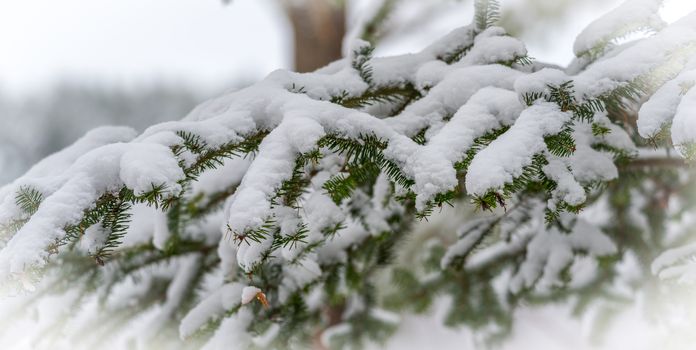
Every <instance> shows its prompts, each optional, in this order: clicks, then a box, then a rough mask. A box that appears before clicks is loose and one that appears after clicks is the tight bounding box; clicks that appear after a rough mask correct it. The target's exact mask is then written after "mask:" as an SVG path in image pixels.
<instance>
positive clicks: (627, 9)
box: [573, 0, 666, 56]
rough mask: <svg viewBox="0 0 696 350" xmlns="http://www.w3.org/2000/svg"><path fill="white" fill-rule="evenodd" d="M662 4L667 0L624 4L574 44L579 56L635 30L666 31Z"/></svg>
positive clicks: (581, 34) (593, 26) (598, 21)
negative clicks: (661, 13) (661, 14)
mask: <svg viewBox="0 0 696 350" xmlns="http://www.w3.org/2000/svg"><path fill="white" fill-rule="evenodd" d="M662 3H663V0H626V1H624V2H623V3H622V4H621V5H620V6H618V7H617V8H616V9H614V10H613V11H611V12H609V13H607V14H605V15H604V16H602V17H601V18H599V19H597V20H595V21H594V22H592V23H591V24H590V25H589V26H587V27H586V28H585V29H584V30H583V31H582V32H581V33H580V34H579V35H578V37H577V39H576V40H575V44H574V45H573V50H574V51H575V54H576V55H577V56H582V55H585V54H587V53H588V52H591V51H592V50H597V49H598V47H599V48H601V47H603V46H605V45H607V44H608V43H609V42H611V41H612V40H615V39H617V38H620V37H623V36H626V35H627V34H630V33H631V32H634V31H638V30H660V29H662V28H663V27H664V26H665V25H666V23H665V22H664V21H663V20H662V18H660V16H659V13H658V12H659V10H660V6H661V5H662Z"/></svg>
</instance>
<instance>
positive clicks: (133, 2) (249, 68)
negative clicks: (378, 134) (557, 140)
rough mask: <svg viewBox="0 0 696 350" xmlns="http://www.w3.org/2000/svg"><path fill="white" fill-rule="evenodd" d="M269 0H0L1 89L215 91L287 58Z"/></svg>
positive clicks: (560, 59) (565, 53) (670, 8)
mask: <svg viewBox="0 0 696 350" xmlns="http://www.w3.org/2000/svg"><path fill="white" fill-rule="evenodd" d="M274 1H275V0H235V1H234V2H233V4H232V5H229V6H223V5H222V4H221V1H220V0H0V89H1V90H3V92H4V93H23V92H27V91H32V90H36V89H41V88H43V87H46V86H50V85H51V84H53V83H55V82H57V81H60V80H67V79H70V80H84V81H88V82H108V83H111V84H121V85H128V84H142V83H150V82H159V81H164V82H170V83H185V84H193V85H194V87H198V88H208V89H211V88H213V89H218V88H220V87H222V86H224V85H229V84H231V83H232V82H234V81H239V80H245V79H246V80H251V79H258V78H260V77H263V76H264V75H266V74H267V73H269V72H270V71H272V70H274V69H276V68H288V67H289V66H290V65H291V62H290V57H291V55H290V54H289V53H290V50H291V45H292V38H291V37H290V34H289V31H288V30H287V29H288V28H287V24H286V22H285V18H284V17H283V15H282V14H281V13H280V12H279V9H278V8H277V7H276V6H274V5H273V2H274ZM506 1H508V0H503V5H504V4H505V2H506ZM509 1H511V0H509ZM695 9H696V0H667V2H666V8H665V9H664V11H663V15H664V16H665V18H666V19H668V20H670V21H673V20H675V19H677V18H679V17H680V16H682V15H684V14H685V13H687V12H688V11H689V10H695ZM444 22H445V21H442V22H441V23H444ZM450 23H451V22H450ZM462 24H465V23H462ZM582 25H583V24H582V23H579V28H574V27H573V28H568V30H570V31H568V32H567V33H566V32H563V33H556V35H563V36H572V35H574V34H577V32H576V31H579V30H580V29H581V28H582ZM442 27H443V28H441V29H440V31H442V32H446V31H448V30H449V29H451V28H445V27H447V26H442ZM427 34H428V35H432V34H437V33H427ZM412 39H413V40H412V41H414V42H415V41H418V44H419V45H420V42H427V41H430V40H432V38H421V39H423V40H416V39H417V38H412ZM565 41H567V42H568V43H567V45H566V46H567V47H558V48H554V47H551V48H549V47H543V46H540V45H539V44H537V43H535V42H533V41H532V42H529V48H530V52H531V54H532V56H534V57H536V58H539V59H542V60H546V61H551V62H556V63H561V64H565V63H567V61H568V60H569V59H570V57H571V54H572V52H571V51H570V47H571V46H572V40H564V41H555V42H565ZM399 46H400V47H399V48H401V45H399ZM411 46H412V45H411ZM408 49H409V50H412V49H416V48H415V47H410V46H409V47H408ZM387 51H394V50H387ZM396 51H399V50H396Z"/></svg>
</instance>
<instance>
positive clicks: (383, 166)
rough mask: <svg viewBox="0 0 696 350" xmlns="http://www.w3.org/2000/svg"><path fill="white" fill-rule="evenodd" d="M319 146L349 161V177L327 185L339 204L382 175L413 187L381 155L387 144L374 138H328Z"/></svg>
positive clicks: (364, 136)
mask: <svg viewBox="0 0 696 350" xmlns="http://www.w3.org/2000/svg"><path fill="white" fill-rule="evenodd" d="M319 146H320V147H325V148H327V149H329V150H330V151H332V152H334V153H338V154H340V155H343V156H344V157H345V159H346V171H347V172H348V173H349V175H347V176H346V175H343V174H340V175H337V176H335V177H333V178H332V179H330V180H329V181H327V183H326V184H325V185H324V189H326V190H327V192H328V193H329V194H330V195H331V197H332V198H333V199H334V201H336V202H337V203H340V201H341V200H343V199H345V198H347V197H348V196H350V194H351V193H352V192H353V190H354V189H355V188H357V185H358V184H360V183H363V182H365V181H369V180H373V179H376V178H377V176H378V175H379V172H380V171H382V172H384V173H385V174H386V175H388V176H389V178H390V179H391V180H392V181H394V182H395V183H397V184H399V185H401V186H403V187H405V188H408V187H410V186H412V185H413V180H411V179H410V178H408V177H407V176H406V175H404V174H403V173H402V171H401V169H400V168H399V166H398V165H396V164H395V163H394V162H393V161H391V160H388V159H386V158H385V157H384V154H383V153H382V151H383V150H384V149H386V148H387V143H386V142H384V141H382V140H381V139H379V138H378V137H376V136H374V135H362V136H360V137H359V139H358V140H353V139H348V138H342V137H338V136H333V135H328V136H326V137H324V138H322V139H321V140H320V141H319Z"/></svg>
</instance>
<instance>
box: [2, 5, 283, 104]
mask: <svg viewBox="0 0 696 350" xmlns="http://www.w3.org/2000/svg"><path fill="white" fill-rule="evenodd" d="M283 25H285V23H284V17H282V15H281V13H280V12H279V10H278V9H277V8H276V7H275V6H273V5H272V0H236V1H235V2H234V3H233V4H232V5H229V6H224V5H222V3H221V1H220V0H0V88H3V90H5V91H10V92H16V91H22V90H27V89H30V90H31V89H35V88H40V87H42V86H44V85H45V84H46V83H51V82H54V81H57V80H60V79H68V78H70V79H83V80H88V81H104V80H106V81H108V82H111V83H118V84H132V83H147V82H152V81H157V80H165V81H167V82H182V83H184V82H187V83H194V84H201V85H202V86H207V87H209V85H210V84H223V83H229V82H230V81H233V80H234V79H252V78H259V77H261V76H263V75H265V74H267V73H268V72H270V71H272V70H273V69H275V68H286V67H289V65H290V62H289V55H288V54H287V52H289V50H290V47H289V46H288V45H290V44H291V43H292V41H291V38H290V37H288V35H287V34H286V33H287V31H285V30H284V28H283Z"/></svg>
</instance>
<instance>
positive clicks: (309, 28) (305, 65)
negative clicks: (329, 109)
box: [283, 0, 346, 72]
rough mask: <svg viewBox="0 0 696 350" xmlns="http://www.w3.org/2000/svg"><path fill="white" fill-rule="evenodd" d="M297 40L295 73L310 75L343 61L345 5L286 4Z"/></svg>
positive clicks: (307, 0)
mask: <svg viewBox="0 0 696 350" xmlns="http://www.w3.org/2000/svg"><path fill="white" fill-rule="evenodd" d="M283 3H284V5H285V9H286V13H287V14H288V18H289V19H290V23H291V24H292V29H293V34H294V36H295V47H294V50H295V54H294V55H295V56H294V57H295V70H296V71H298V72H311V71H313V70H316V69H317V68H321V67H323V66H325V65H327V64H329V63H331V62H333V61H335V60H337V59H340V58H341V57H342V43H343V37H344V36H345V34H346V8H345V4H344V1H334V0H302V1H297V0H285V1H284V2H283Z"/></svg>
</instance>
